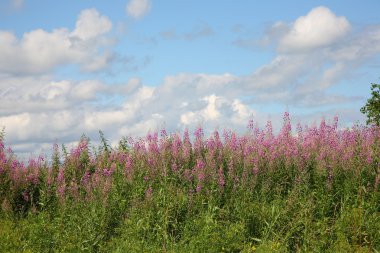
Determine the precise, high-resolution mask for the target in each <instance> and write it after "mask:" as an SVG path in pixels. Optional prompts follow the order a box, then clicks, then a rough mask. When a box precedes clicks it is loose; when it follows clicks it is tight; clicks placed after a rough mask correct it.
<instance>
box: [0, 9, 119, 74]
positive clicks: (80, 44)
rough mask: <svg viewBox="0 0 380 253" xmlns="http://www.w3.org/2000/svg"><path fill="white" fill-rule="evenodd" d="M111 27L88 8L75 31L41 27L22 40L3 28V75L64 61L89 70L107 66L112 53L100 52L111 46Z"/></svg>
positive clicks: (0, 59)
mask: <svg viewBox="0 0 380 253" xmlns="http://www.w3.org/2000/svg"><path fill="white" fill-rule="evenodd" d="M111 28H112V23H111V21H110V20H109V19H108V18H107V17H105V16H101V15H100V14H99V13H98V12H97V11H96V10H95V9H88V10H84V11H82V12H81V14H80V15H79V17H78V21H77V25H76V28H75V30H74V31H73V32H70V31H69V30H68V29H66V28H60V29H55V30H53V31H52V32H47V31H45V30H42V29H37V30H33V31H30V32H27V33H24V34H23V36H22V38H21V39H18V38H17V37H16V36H15V35H14V34H13V33H11V32H8V31H0V74H1V73H8V74H41V73H46V72H47V71H50V70H52V69H53V68H55V67H57V66H59V65H63V64H78V65H79V66H81V68H82V69H83V70H87V71H96V70H99V69H101V68H104V67H105V66H106V65H107V63H108V61H109V60H110V59H111V54H110V53H109V52H107V51H106V52H105V53H99V49H100V48H104V47H107V46H109V45H110V43H111V42H110V40H109V39H106V38H105V37H104V34H106V33H107V32H109V31H110V30H111Z"/></svg>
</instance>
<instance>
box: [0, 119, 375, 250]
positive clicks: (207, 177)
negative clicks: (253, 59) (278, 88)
mask: <svg viewBox="0 0 380 253" xmlns="http://www.w3.org/2000/svg"><path fill="white" fill-rule="evenodd" d="M100 137H101V140H102V142H101V143H102V144H101V145H100V147H97V148H94V147H92V146H91V143H90V141H89V139H88V138H87V137H85V136H83V137H82V138H81V140H80V142H79V144H78V146H77V147H76V148H75V149H72V150H71V151H67V150H66V148H65V147H64V146H62V148H59V147H58V145H54V148H53V157H52V159H49V162H47V161H46V158H44V157H42V156H40V157H38V158H35V159H30V160H29V162H28V163H23V162H21V161H20V160H18V159H17V157H16V156H15V155H14V154H13V152H12V150H11V149H10V148H7V147H4V140H3V139H4V134H3V135H2V136H1V138H0V204H1V208H0V252H379V251H380V193H379V183H380V128H379V127H376V126H371V127H365V126H353V127H352V128H350V129H345V130H341V129H338V119H337V118H336V119H334V121H333V122H332V123H331V124H329V123H326V122H325V121H322V122H321V123H320V124H319V126H315V127H302V126H301V125H298V126H297V127H296V128H295V129H292V126H291V123H290V118H289V114H288V113H285V114H284V124H283V127H282V129H281V131H280V132H279V133H278V134H274V133H273V131H272V126H271V122H268V123H267V125H266V127H265V129H262V130H261V129H258V128H256V127H254V125H253V124H252V122H251V123H250V124H249V126H248V131H247V133H246V134H245V135H241V136H239V135H237V134H236V133H234V132H232V131H229V130H226V131H223V132H222V133H219V132H218V131H215V132H214V133H213V134H212V135H210V136H208V137H206V136H204V133H203V131H202V129H201V128H199V129H197V130H196V131H195V133H194V135H191V134H189V133H188V131H185V132H184V133H183V134H178V133H173V134H168V133H166V131H165V130H162V131H160V132H159V133H157V132H154V133H150V134H148V135H147V136H146V137H145V138H140V139H132V138H123V139H122V140H121V141H120V144H119V147H118V148H116V147H115V148H111V147H110V146H109V144H108V143H107V140H106V139H105V138H104V136H103V134H102V133H101V135H100Z"/></svg>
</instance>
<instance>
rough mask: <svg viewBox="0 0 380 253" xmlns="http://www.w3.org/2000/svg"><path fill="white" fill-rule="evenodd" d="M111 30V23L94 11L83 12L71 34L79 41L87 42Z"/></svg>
mask: <svg viewBox="0 0 380 253" xmlns="http://www.w3.org/2000/svg"><path fill="white" fill-rule="evenodd" d="M111 29H112V23H111V21H110V20H109V19H108V18H107V17H106V16H102V15H100V13H99V12H98V11H97V10H96V9H86V10H83V11H82V12H81V13H80V15H79V17H78V20H77V22H76V26H75V30H74V31H73V32H72V33H71V35H72V36H74V37H75V36H76V37H78V38H79V39H81V40H89V39H93V38H96V37H98V36H99V35H102V34H104V33H107V32H109V31H110V30H111Z"/></svg>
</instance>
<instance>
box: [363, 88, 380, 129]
mask: <svg viewBox="0 0 380 253" xmlns="http://www.w3.org/2000/svg"><path fill="white" fill-rule="evenodd" d="M371 95H372V96H371V98H369V99H368V101H367V103H366V104H365V106H363V107H362V108H361V109H360V111H361V112H362V113H363V114H365V115H367V125H371V124H375V125H377V126H380V84H376V83H372V86H371Z"/></svg>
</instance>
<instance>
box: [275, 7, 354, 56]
mask: <svg viewBox="0 0 380 253" xmlns="http://www.w3.org/2000/svg"><path fill="white" fill-rule="evenodd" d="M274 28H278V27H276V26H275V27H274ZM350 29H351V25H350V23H349V22H348V20H347V19H346V18H345V17H337V16H336V15H335V14H334V13H333V12H332V11H331V10H330V9H328V8H326V7H324V6H321V7H317V8H314V9H312V10H311V11H310V12H309V13H308V14H307V15H306V16H302V17H299V18H298V19H297V20H296V21H295V22H294V23H293V24H292V25H291V26H290V29H289V32H288V33H287V34H286V35H285V36H284V37H283V38H281V40H280V42H279V50H280V51H300V50H301V51H303V50H312V49H315V48H318V47H323V46H328V45H331V44H333V43H335V42H336V41H337V40H339V39H341V38H342V37H344V36H345V35H346V34H347V33H348V32H349V31H350Z"/></svg>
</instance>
